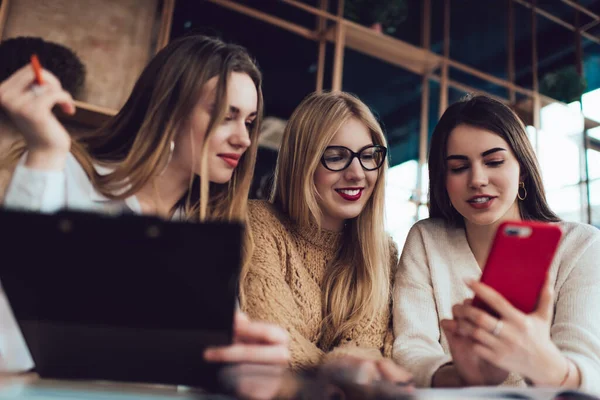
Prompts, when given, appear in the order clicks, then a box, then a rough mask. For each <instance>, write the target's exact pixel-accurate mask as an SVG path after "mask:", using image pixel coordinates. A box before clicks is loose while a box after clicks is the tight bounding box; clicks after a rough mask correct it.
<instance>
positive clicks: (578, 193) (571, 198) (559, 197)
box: [547, 185, 587, 222]
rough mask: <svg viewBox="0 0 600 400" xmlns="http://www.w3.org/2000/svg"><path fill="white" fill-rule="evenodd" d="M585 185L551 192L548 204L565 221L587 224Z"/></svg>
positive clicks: (548, 195) (548, 194) (548, 196)
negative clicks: (584, 200) (584, 206)
mask: <svg viewBox="0 0 600 400" xmlns="http://www.w3.org/2000/svg"><path fill="white" fill-rule="evenodd" d="M584 195H585V186H584V185H574V186H567V187H563V188H560V189H555V190H549V191H548V193H547V199H548V204H549V205H550V208H551V209H552V211H554V212H555V213H556V214H558V216H559V217H560V218H562V219H564V220H565V221H575V222H587V210H586V209H585V208H583V207H582V204H583V199H584V197H583V196H584Z"/></svg>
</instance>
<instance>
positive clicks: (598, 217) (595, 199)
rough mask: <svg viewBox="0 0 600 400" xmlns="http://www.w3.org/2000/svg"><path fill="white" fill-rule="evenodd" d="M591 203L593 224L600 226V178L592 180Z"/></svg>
mask: <svg viewBox="0 0 600 400" xmlns="http://www.w3.org/2000/svg"><path fill="white" fill-rule="evenodd" d="M590 203H591V204H592V224H593V225H595V226H597V227H598V228H600V179H597V180H595V181H592V182H590Z"/></svg>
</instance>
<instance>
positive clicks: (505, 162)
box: [393, 96, 600, 393]
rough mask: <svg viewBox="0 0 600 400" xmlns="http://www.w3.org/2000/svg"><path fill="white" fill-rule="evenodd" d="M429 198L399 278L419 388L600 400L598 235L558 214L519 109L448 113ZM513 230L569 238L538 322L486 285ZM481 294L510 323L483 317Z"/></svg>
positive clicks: (435, 145)
mask: <svg viewBox="0 0 600 400" xmlns="http://www.w3.org/2000/svg"><path fill="white" fill-rule="evenodd" d="M556 162H561V160H556ZM429 197H430V203H429V210H430V218H429V219H426V220H424V221H420V222H418V223H417V224H415V226H414V227H413V228H412V229H411V231H410V233H409V235H408V238H407V240H406V244H405V247H404V250H403V252H402V256H401V259H400V262H399V267H398V272H397V275H396V281H395V289H394V334H395V341H394V349H393V355H394V358H395V360H396V361H397V362H399V363H400V364H402V365H404V366H406V367H407V368H408V369H409V370H410V371H411V372H412V373H413V374H414V376H415V380H416V383H417V385H419V386H438V387H439V386H472V385H497V384H501V383H504V384H506V385H512V386H521V385H525V384H526V383H529V384H533V385H536V386H553V387H564V388H579V389H583V390H588V391H593V392H596V393H600V379H598V377H599V376H600V319H599V318H598V304H600V290H599V288H600V268H598V260H599V259H600V231H598V230H597V229H596V228H594V227H592V226H589V225H584V224H578V223H569V222H561V221H560V220H559V218H558V217H557V216H556V215H555V214H554V213H553V212H552V211H551V210H550V208H549V207H548V204H547V202H546V197H545V193H544V187H543V183H542V178H541V174H540V171H539V167H538V164H537V160H536V157H535V154H534V152H533V149H532V146H531V144H530V142H529V139H528V137H527V133H526V130H525V127H524V125H523V124H522V123H521V121H520V120H519V118H518V117H517V115H516V114H515V113H514V112H513V111H512V110H511V109H510V108H508V107H507V106H505V105H504V104H502V103H500V102H498V101H495V100H493V99H490V98H487V97H484V96H475V97H472V98H468V99H465V100H463V101H460V102H458V103H456V104H453V105H452V106H450V107H449V108H448V109H447V110H446V112H445V113H444V115H443V116H442V118H441V119H440V121H439V123H438V125H437V126H436V128H435V130H434V133H433V137H432V141H431V149H430V154H429ZM505 220H535V221H544V222H549V223H558V224H560V227H561V229H562V231H563V237H562V239H561V242H560V245H559V248H558V251H557V253H556V255H555V257H554V260H553V263H552V266H551V269H550V273H549V275H548V279H547V282H546V283H545V285H544V289H543V290H542V293H541V295H540V298H539V302H538V306H537V309H536V310H535V311H534V312H533V313H531V314H524V313H522V312H520V311H519V310H517V309H516V308H514V307H513V306H512V305H511V304H510V303H508V302H507V301H506V300H505V299H504V298H503V297H502V296H501V295H500V294H498V293H497V292H495V291H494V290H493V289H491V288H490V287H488V286H486V285H484V284H481V283H479V282H478V280H479V278H480V277H481V272H482V269H483V268H484V265H485V262H486V259H487V256H488V253H489V250H490V247H491V244H492V241H493V238H494V235H495V232H496V228H497V227H498V225H499V224H500V223H501V222H502V221H505ZM473 293H475V294H476V295H478V296H480V297H481V298H482V299H483V300H484V301H485V302H486V303H488V304H489V305H490V306H491V307H492V308H493V309H495V311H497V312H498V314H499V315H500V317H499V318H497V317H494V316H492V315H491V314H488V313H486V312H484V311H482V310H480V309H479V308H475V307H473V306H472V305H471V298H472V296H473Z"/></svg>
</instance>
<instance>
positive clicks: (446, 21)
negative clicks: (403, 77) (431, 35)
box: [438, 0, 450, 118]
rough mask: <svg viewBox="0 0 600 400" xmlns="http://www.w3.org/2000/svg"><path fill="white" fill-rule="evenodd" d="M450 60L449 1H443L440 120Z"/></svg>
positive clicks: (444, 104) (445, 105)
mask: <svg viewBox="0 0 600 400" xmlns="http://www.w3.org/2000/svg"><path fill="white" fill-rule="evenodd" d="M449 58H450V0H444V60H443V61H442V79H441V80H440V104H439V110H438V114H439V117H440V118H441V117H442V115H443V114H444V111H446V108H448V61H447V60H448V59H449Z"/></svg>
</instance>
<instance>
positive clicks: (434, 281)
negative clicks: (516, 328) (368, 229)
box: [393, 219, 600, 394]
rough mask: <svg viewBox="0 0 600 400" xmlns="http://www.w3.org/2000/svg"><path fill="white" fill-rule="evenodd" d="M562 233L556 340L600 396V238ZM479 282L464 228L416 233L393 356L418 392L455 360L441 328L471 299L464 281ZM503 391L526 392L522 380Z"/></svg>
mask: <svg viewBox="0 0 600 400" xmlns="http://www.w3.org/2000/svg"><path fill="white" fill-rule="evenodd" d="M560 226H561V228H562V230H563V238H562V240H561V243H560V245H559V248H558V250H557V253H556V256H555V258H554V261H553V264H552V266H551V276H552V279H553V285H554V290H555V296H556V298H555V300H554V305H555V310H554V312H555V313H554V321H553V323H552V327H551V332H550V333H551V337H552V340H553V341H554V343H555V344H556V345H557V346H558V347H559V348H560V349H561V351H562V352H563V354H565V355H566V356H567V357H569V358H570V359H571V360H572V361H573V362H574V363H575V364H576V365H577V367H578V368H579V370H580V371H581V379H582V383H581V388H582V389H583V390H587V391H591V392H593V393H596V394H600V264H599V262H600V261H599V260H600V231H599V230H598V229H596V228H594V227H592V226H590V225H584V224H577V223H569V222H562V223H560ZM480 277H481V269H480V268H479V265H478V264H477V261H476V260H475V257H474V256H473V253H472V252H471V249H470V247H469V244H468V242H467V239H466V236H465V232H464V229H463V228H452V227H448V226H447V225H446V224H445V223H444V222H443V221H441V220H434V219H427V220H424V221H420V222H418V223H417V224H415V226H413V227H412V229H411V230H410V232H409V234H408V238H407V240H406V244H405V246H404V250H403V252H402V256H401V257H400V262H399V266H398V270H397V272H396V280H395V283H396V284H395V288H394V334H395V340H394V349H393V356H394V359H395V360H396V361H397V362H398V363H400V364H401V365H403V366H404V367H406V368H408V369H409V370H410V371H411V372H412V373H413V374H414V375H415V379H416V382H417V385H418V386H425V387H426V386H430V385H431V379H432V376H433V374H434V373H435V371H437V369H438V368H439V367H440V366H441V365H442V364H445V363H446V362H449V361H450V360H451V357H450V351H449V347H448V341H447V340H446V338H445V337H444V336H443V335H442V334H441V328H440V321H441V320H442V319H444V318H452V306H453V305H454V304H456V303H460V302H462V301H463V300H465V299H467V298H470V297H472V292H471V291H470V289H469V288H468V287H467V286H466V283H465V281H466V280H467V279H479V278H480ZM540 334H541V333H540ZM504 384H505V385H511V386H524V385H525V383H524V381H523V379H522V378H521V377H520V376H518V375H515V374H511V375H510V376H509V377H508V379H507V380H506V381H505V382H504Z"/></svg>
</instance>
